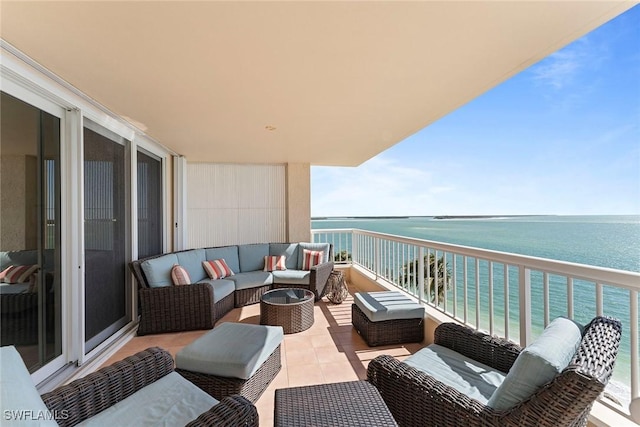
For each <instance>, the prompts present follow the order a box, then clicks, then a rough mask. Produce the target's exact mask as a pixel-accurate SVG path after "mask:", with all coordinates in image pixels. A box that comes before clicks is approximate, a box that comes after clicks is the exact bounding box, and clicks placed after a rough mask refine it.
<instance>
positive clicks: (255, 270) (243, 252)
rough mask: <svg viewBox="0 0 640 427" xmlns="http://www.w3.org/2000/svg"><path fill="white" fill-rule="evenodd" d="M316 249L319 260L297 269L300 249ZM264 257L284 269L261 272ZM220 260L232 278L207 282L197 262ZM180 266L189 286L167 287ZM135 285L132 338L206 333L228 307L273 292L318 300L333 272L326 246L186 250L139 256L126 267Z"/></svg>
mask: <svg viewBox="0 0 640 427" xmlns="http://www.w3.org/2000/svg"><path fill="white" fill-rule="evenodd" d="M305 249H307V250H314V251H322V252H323V259H322V262H321V263H320V264H318V265H315V266H313V267H311V268H310V269H309V270H303V269H302V256H303V252H304V250H305ZM265 256H284V257H285V266H286V269H285V270H277V271H264V264H265ZM216 259H224V260H225V262H226V264H227V265H228V266H229V268H230V269H231V271H232V272H233V273H234V274H233V275H232V276H229V277H225V278H223V279H215V280H212V279H209V277H208V276H207V274H206V272H205V270H204V268H203V267H202V262H203V261H211V260H216ZM176 264H178V265H181V266H183V267H184V268H185V269H186V270H187V272H188V274H189V277H190V279H191V282H192V284H191V285H187V286H173V285H172V282H171V269H172V267H173V266H174V265H176ZM130 268H131V271H132V272H133V274H134V276H135V278H136V281H137V283H138V296H139V303H140V323H139V326H138V335H146V334H154V333H164V332H176V331H185V330H193V329H211V328H213V326H214V325H215V323H216V322H217V321H218V320H219V319H220V318H221V317H222V316H224V315H225V314H226V313H228V312H229V311H231V310H232V309H233V308H234V307H242V306H245V305H249V304H255V303H258V302H260V298H261V296H262V294H264V293H265V292H266V291H268V290H270V289H274V288H292V287H295V288H303V289H309V290H310V291H312V292H313V293H314V294H315V298H316V300H318V299H320V298H322V296H323V295H324V292H325V287H326V283H327V280H328V278H329V275H330V274H331V271H332V270H333V246H332V245H331V244H329V243H304V242H301V243H259V244H246V245H233V246H221V247H212V248H199V249H190V250H186V251H178V252H171V253H167V254H163V255H157V256H153V257H148V258H143V259H139V260H136V261H133V262H131V263H130Z"/></svg>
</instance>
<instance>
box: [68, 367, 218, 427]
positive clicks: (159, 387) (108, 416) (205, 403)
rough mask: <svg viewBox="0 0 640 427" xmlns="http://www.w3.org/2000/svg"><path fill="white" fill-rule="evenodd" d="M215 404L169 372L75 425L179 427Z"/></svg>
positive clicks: (206, 395) (175, 373)
mask: <svg viewBox="0 0 640 427" xmlns="http://www.w3.org/2000/svg"><path fill="white" fill-rule="evenodd" d="M218 403H219V402H218V401H217V400H216V399H214V398H213V397H211V396H209V395H208V394H207V393H205V392H204V391H202V390H201V389H199V388H198V387H197V386H195V385H193V384H192V383H190V382H189V381H187V380H186V379H184V378H183V377H182V376H181V375H180V374H178V373H177V372H171V373H170V374H168V375H165V376H164V377H162V378H160V379H159V380H157V381H155V382H153V383H151V384H149V385H148V386H146V387H144V388H143V389H141V390H138V391H137V392H135V393H134V394H132V395H131V396H129V397H127V398H126V399H124V400H122V401H120V402H118V403H116V404H115V405H113V406H111V407H109V408H107V409H105V410H104V411H102V412H100V413H99V414H97V415H95V416H93V417H91V418H89V419H88V420H85V421H84V422H82V423H80V424H78V425H80V426H96V427H98V426H99V427H102V426H109V425H122V424H123V423H125V424H126V425H131V426H167V427H169V426H183V425H186V424H187V423H189V422H190V421H192V420H194V419H196V418H198V416H199V415H200V414H202V413H203V412H206V411H208V410H209V409H211V407H213V406H215V405H217V404H218Z"/></svg>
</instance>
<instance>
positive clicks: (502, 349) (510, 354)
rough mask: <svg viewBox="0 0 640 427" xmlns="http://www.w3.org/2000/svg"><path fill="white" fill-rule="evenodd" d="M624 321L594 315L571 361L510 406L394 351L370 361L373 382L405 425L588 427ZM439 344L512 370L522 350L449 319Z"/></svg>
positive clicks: (437, 336) (440, 332)
mask: <svg viewBox="0 0 640 427" xmlns="http://www.w3.org/2000/svg"><path fill="white" fill-rule="evenodd" d="M621 331H622V328H621V324H620V322H619V321H617V320H614V319H610V318H606V317H596V318H594V319H593V320H592V321H591V322H590V323H589V324H588V325H587V326H586V327H585V330H584V334H583V338H582V342H581V344H580V347H579V348H578V351H577V352H576V354H575V355H574V356H573V359H572V361H571V363H570V364H569V366H568V367H567V368H566V369H565V370H564V371H562V372H561V373H560V374H558V375H557V376H556V377H555V379H554V380H553V381H551V382H550V383H548V384H546V385H544V386H543V387H542V388H541V389H539V390H538V391H537V392H536V393H535V394H534V395H533V396H531V397H530V398H528V399H526V400H525V401H524V402H522V403H520V404H519V405H517V406H515V407H513V408H511V409H509V410H505V411H496V410H494V409H492V408H490V407H488V406H485V405H483V404H481V403H480V402H478V401H476V400H474V399H471V398H469V397H467V396H466V395H464V394H462V393H459V392H458V391H457V390H455V389H453V388H451V387H449V386H447V385H445V384H443V383H441V382H440V381H438V380H436V379H435V378H433V377H431V376H430V375H428V374H426V373H424V372H422V371H419V370H416V369H414V368H413V367H410V366H409V365H407V364H405V363H403V362H400V361H398V360H396V359H395V358H393V357H391V356H386V355H384V356H378V357H376V358H375V359H374V360H372V361H371V362H370V363H369V367H368V370H367V377H368V380H369V381H370V382H371V383H373V384H374V385H375V386H376V387H377V388H378V390H379V391H380V394H381V395H382V397H383V399H384V401H385V403H386V404H387V406H388V407H389V409H390V410H391V413H392V414H393V416H394V418H395V419H396V421H397V422H398V424H399V425H400V426H403V427H404V426H447V427H448V426H520V427H522V426H532V427H533V426H553V427H559V426H585V425H586V423H587V417H588V415H589V411H590V410H591V406H592V404H593V402H594V401H595V400H596V398H598V396H599V395H600V394H601V393H602V391H603V390H604V388H605V386H606V384H607V382H608V381H609V378H610V377H611V374H612V372H613V366H614V362H615V359H616V356H617V352H618V347H619V344H620V336H621ZM435 344H439V345H442V346H445V347H448V348H450V349H452V350H454V351H456V352H457V353H460V354H463V355H465V356H466V357H469V358H472V359H474V360H476V361H478V362H481V363H484V364H485V365H488V366H491V367H493V368H495V369H498V370H500V371H502V372H505V373H506V372H508V371H509V369H510V368H511V366H512V365H513V363H514V361H515V360H516V358H517V357H518V354H519V353H520V351H521V349H520V347H518V346H517V345H515V344H513V343H510V342H508V341H506V340H502V339H500V338H496V337H491V336H488V335H485V334H482V333H479V332H476V331H473V330H471V329H469V328H466V327H464V326H460V325H458V324H454V323H445V324H442V325H440V326H438V328H437V329H436V332H435Z"/></svg>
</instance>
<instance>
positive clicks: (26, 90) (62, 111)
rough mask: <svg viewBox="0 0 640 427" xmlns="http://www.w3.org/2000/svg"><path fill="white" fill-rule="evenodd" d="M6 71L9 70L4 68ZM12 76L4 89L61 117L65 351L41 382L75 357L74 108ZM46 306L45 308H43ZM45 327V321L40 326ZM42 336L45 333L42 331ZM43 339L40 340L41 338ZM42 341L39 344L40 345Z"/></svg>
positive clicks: (36, 376)
mask: <svg viewBox="0 0 640 427" xmlns="http://www.w3.org/2000/svg"><path fill="white" fill-rule="evenodd" d="M3 71H5V70H3ZM12 77H13V76H12V75H7V73H6V72H3V75H2V80H1V86H0V90H1V91H2V92H5V93H7V94H8V95H11V96H13V97H14V98H16V99H18V100H20V101H22V102H25V103H27V104H29V105H31V106H33V107H35V108H37V109H39V110H41V111H44V112H46V113H48V114H51V115H52V116H54V117H57V118H58V119H59V120H60V171H61V173H60V199H61V200H60V221H59V222H60V228H61V241H60V268H61V272H60V279H61V283H62V285H61V286H60V310H61V313H60V325H59V327H60V335H61V341H62V343H61V354H60V355H59V356H56V357H55V358H53V359H52V360H50V361H48V362H46V363H45V364H44V365H43V366H42V367H40V368H39V369H37V370H36V371H34V372H32V373H31V378H32V379H33V381H34V383H36V384H38V383H40V382H42V381H44V380H45V379H47V378H48V377H50V376H51V375H53V374H54V373H55V372H56V371H58V370H60V369H62V368H63V367H64V366H65V365H66V364H68V363H69V362H70V361H72V360H73V358H74V356H73V355H74V351H73V346H72V345H71V342H72V340H71V339H70V333H69V332H70V331H69V327H68V326H69V325H70V324H71V323H72V322H71V319H72V317H71V316H73V303H72V301H71V294H72V292H71V288H70V287H69V286H64V283H69V282H68V280H69V277H68V271H69V266H70V265H71V263H70V258H69V252H68V248H69V243H70V240H69V238H70V237H72V235H71V230H70V229H68V226H69V220H68V216H69V213H70V211H69V206H70V204H69V202H70V197H69V193H68V191H67V185H69V183H70V182H69V180H68V179H69V176H68V174H66V173H65V171H68V170H69V169H71V166H70V163H69V148H70V147H69V139H68V137H69V129H70V127H71V125H72V122H73V116H74V112H73V110H70V109H69V108H68V106H65V105H63V104H62V103H60V102H59V101H58V100H54V99H52V97H47V96H43V95H44V94H42V95H41V94H40V93H36V92H35V91H34V90H32V89H31V88H30V87H28V86H26V85H24V84H21V83H22V82H20V81H19V80H18V79H15V78H12ZM41 309H42V308H41ZM40 326H42V324H41V325H40ZM39 335H41V334H39ZM39 341H40V340H39ZM40 344H41V343H40V342H39V344H38V346H40Z"/></svg>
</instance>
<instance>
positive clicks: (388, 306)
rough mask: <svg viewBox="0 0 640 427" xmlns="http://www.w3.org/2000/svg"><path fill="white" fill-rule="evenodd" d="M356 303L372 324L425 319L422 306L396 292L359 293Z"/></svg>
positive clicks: (355, 299) (356, 295)
mask: <svg viewBox="0 0 640 427" xmlns="http://www.w3.org/2000/svg"><path fill="white" fill-rule="evenodd" d="M354 303H355V304H356V305H357V306H358V308H359V309H360V310H362V312H363V313H364V314H365V315H366V316H367V317H368V318H369V320H371V321H372V322H380V321H384V320H395V319H420V318H423V317H424V307H423V306H422V305H420V304H418V303H417V302H415V301H413V300H412V299H411V298H409V297H407V296H405V295H404V294H402V293H400V292H396V291H382V292H358V293H356V294H355V295H354Z"/></svg>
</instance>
